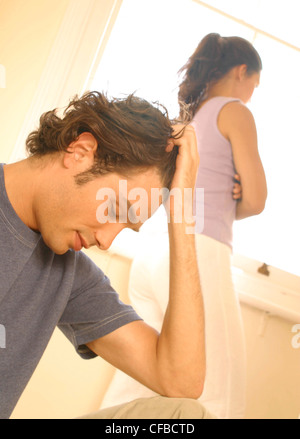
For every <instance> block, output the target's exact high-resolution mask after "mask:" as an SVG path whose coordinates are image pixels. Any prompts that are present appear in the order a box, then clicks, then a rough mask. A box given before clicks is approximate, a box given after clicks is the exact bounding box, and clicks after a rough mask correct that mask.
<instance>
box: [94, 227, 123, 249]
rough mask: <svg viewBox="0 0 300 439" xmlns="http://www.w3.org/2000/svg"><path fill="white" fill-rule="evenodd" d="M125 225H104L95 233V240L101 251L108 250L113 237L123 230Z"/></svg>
mask: <svg viewBox="0 0 300 439" xmlns="http://www.w3.org/2000/svg"><path fill="white" fill-rule="evenodd" d="M125 227H126V225H125V224H105V225H104V226H102V227H101V229H100V230H97V232H96V240H97V242H98V246H99V248H100V249H101V250H108V249H109V247H110V246H111V244H112V242H113V240H114V239H115V237H116V236H117V235H118V234H119V233H120V232H121V231H122V230H123V229H125Z"/></svg>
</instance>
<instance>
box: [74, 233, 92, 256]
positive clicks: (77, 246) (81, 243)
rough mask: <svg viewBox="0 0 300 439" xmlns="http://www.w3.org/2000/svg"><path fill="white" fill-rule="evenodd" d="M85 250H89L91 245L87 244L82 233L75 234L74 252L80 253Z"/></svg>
mask: <svg viewBox="0 0 300 439" xmlns="http://www.w3.org/2000/svg"><path fill="white" fill-rule="evenodd" d="M82 247H84V248H89V245H88V244H87V243H86V242H85V240H84V238H83V237H82V236H81V235H80V233H78V232H76V233H75V244H74V250H75V251H76V252H78V251H80V250H81V249H82Z"/></svg>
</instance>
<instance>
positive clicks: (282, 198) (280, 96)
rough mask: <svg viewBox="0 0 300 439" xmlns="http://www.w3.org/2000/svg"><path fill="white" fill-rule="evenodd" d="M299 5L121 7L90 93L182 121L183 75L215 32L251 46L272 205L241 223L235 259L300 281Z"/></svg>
mask: <svg viewBox="0 0 300 439" xmlns="http://www.w3.org/2000/svg"><path fill="white" fill-rule="evenodd" d="M298 3H299V2H298V0H295V1H293V0H285V1H284V2H282V1H277V0H256V1H254V0H251V1H243V2H241V1H240V0H226V1H224V0H211V1H206V2H202V1H196V0H151V1H148V0H123V4H122V7H121V10H120V13H119V16H118V18H117V21H116V23H115V26H114V28H113V31H112V34H111V37H110V39H109V41H108V44H107V46H106V49H105V52H104V54H103V57H102V59H101V62H100V64H99V66H98V69H97V71H96V73H95V75H94V78H93V79H92V81H91V83H90V86H89V89H91V90H99V91H106V92H107V93H108V95H109V96H115V97H120V96H122V95H126V94H129V93H132V92H135V93H136V95H138V96H142V97H144V98H146V99H148V100H150V101H153V102H156V101H159V102H160V103H161V104H163V105H165V106H166V107H167V108H168V110H169V113H170V116H171V117H176V116H177V115H178V105H177V85H178V75H177V72H178V70H179V69H180V68H181V67H182V65H183V64H184V63H185V62H186V60H187V58H188V57H189V56H190V55H191V53H192V52H193V50H194V49H195V48H196V46H197V44H198V42H199V41H200V39H202V38H203V37H204V36H205V35H206V34H208V33H210V32H217V33H219V34H221V35H222V36H229V35H238V36H241V37H243V38H246V39H248V40H249V41H251V42H252V43H253V44H254V46H255V47H256V48H257V50H258V51H259V53H260V55H261V58H262V62H263V71H262V76H261V84H260V86H259V88H258V89H257V90H256V91H255V93H254V96H253V98H252V102H251V103H250V104H249V108H250V109H251V111H252V112H253V115H254V117H255V120H256V124H257V130H258V140H259V150H260V154H261V158H262V161H263V165H264V168H265V171H266V176H267V182H268V200H267V205H266V208H265V210H264V212H263V213H262V214H261V215H259V216H257V217H252V218H248V219H245V220H242V221H237V222H236V223H235V226H234V252H235V253H239V254H243V255H245V256H248V257H251V258H253V259H256V260H258V261H263V262H266V263H267V264H268V265H273V266H275V267H278V268H280V269H282V270H284V271H287V272H290V273H293V274H296V275H300V233H299V224H300V203H299V195H298V190H299V188H300V172H299V169H298V168H299V163H300V145H299V133H298V131H299V128H298V126H299V102H300V83H299V74H300V53H299V51H300V49H297V46H298V47H299V45H300V37H299V31H298V20H297V18H296V17H298ZM207 5H208V6H212V8H209V7H207ZM241 5H242V6H241ZM216 8H219V9H220V10H222V11H223V12H224V13H225V14H222V13H220V12H218V11H216ZM270 11H272V12H270ZM230 16H233V17H236V19H232V18H230ZM255 28H256V29H255ZM260 30H261V31H262V32H260ZM268 34H272V35H273V36H274V38H272V37H270V36H269V35H268ZM279 40H285V41H286V42H287V43H288V44H284V42H280V41H279ZM295 46H296V47H295ZM124 245H125V244H124Z"/></svg>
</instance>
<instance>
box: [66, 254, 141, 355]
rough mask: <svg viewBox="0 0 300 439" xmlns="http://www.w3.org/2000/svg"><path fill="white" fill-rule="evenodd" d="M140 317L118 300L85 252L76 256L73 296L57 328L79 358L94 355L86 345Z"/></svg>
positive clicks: (106, 280) (108, 283)
mask: <svg viewBox="0 0 300 439" xmlns="http://www.w3.org/2000/svg"><path fill="white" fill-rule="evenodd" d="M136 320H141V318H140V317H139V316H138V315H137V314H136V312H135V311H134V309H133V308H132V307H131V306H130V305H126V304H124V303H123V302H121V301H120V299H119V296H118V294H117V293H116V291H115V290H114V289H113V288H112V286H111V284H110V281H109V279H108V278H107V276H105V274H104V273H103V272H102V271H101V269H100V268H99V267H97V266H96V265H95V264H94V262H93V261H91V260H90V259H89V258H88V257H87V256H86V255H85V254H84V253H81V252H78V253H77V254H76V264H75V272H74V281H73V289H72V294H71V296H70V298H69V301H68V303H67V305H66V307H65V309H64V312H63V314H62V316H61V318H60V321H59V324H58V327H59V329H61V331H62V332H63V333H64V334H65V335H66V337H67V338H68V339H69V340H70V341H71V342H72V343H73V345H74V347H75V349H76V351H77V352H78V354H79V355H80V356H81V357H82V358H87V359H88V358H94V357H95V356H96V355H95V354H94V353H93V352H92V351H91V350H90V349H89V348H88V347H87V346H86V343H88V342H90V341H93V340H96V339H97V338H100V337H103V336H104V335H107V334H109V333H111V332H113V331H115V330H116V329H118V328H120V327H121V326H124V325H126V324H128V323H131V322H133V321H136Z"/></svg>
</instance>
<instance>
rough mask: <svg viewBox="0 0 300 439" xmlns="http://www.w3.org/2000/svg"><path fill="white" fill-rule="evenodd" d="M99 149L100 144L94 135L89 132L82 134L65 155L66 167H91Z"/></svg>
mask: <svg viewBox="0 0 300 439" xmlns="http://www.w3.org/2000/svg"><path fill="white" fill-rule="evenodd" d="M97 147H98V143H97V140H96V139H95V137H94V136H93V134H91V133H88V132H85V133H82V134H80V135H79V136H78V138H77V139H76V140H75V141H74V142H72V143H71V144H70V145H69V146H68V148H67V152H66V153H65V154H64V165H65V167H67V168H70V167H73V166H76V167H77V168H78V167H80V168H81V167H83V168H88V167H91V166H92V164H93V162H94V155H95V153H96V151H97Z"/></svg>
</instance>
